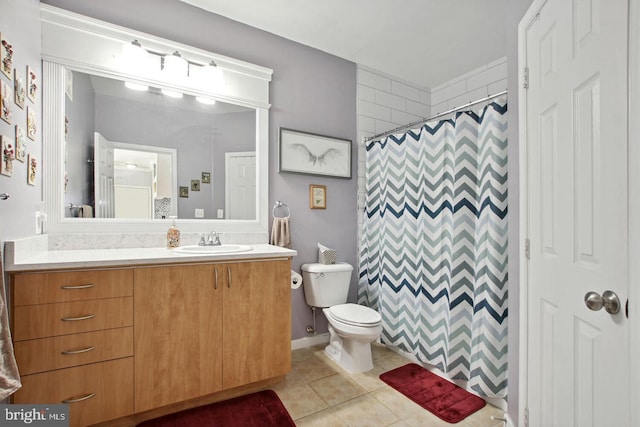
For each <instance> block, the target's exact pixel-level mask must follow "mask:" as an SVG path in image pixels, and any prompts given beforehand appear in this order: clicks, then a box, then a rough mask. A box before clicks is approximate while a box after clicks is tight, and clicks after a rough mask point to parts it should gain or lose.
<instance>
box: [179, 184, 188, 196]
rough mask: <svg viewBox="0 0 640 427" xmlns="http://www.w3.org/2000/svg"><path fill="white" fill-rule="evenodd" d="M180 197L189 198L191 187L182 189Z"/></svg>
mask: <svg viewBox="0 0 640 427" xmlns="http://www.w3.org/2000/svg"><path fill="white" fill-rule="evenodd" d="M180 197H184V198H188V197H189V187H180Z"/></svg>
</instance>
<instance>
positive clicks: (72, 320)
mask: <svg viewBox="0 0 640 427" xmlns="http://www.w3.org/2000/svg"><path fill="white" fill-rule="evenodd" d="M94 317H96V315H95V314H87V315H86V316H80V317H63V318H62V319H60V320H62V321H63V322H74V321H76V320H89V319H93V318H94Z"/></svg>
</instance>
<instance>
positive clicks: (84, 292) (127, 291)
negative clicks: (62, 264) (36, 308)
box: [13, 269, 133, 307]
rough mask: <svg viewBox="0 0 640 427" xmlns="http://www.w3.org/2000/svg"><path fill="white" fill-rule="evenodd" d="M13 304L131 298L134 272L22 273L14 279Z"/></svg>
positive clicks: (125, 270) (130, 270)
mask: <svg viewBox="0 0 640 427" xmlns="http://www.w3.org/2000/svg"><path fill="white" fill-rule="evenodd" d="M13 283H14V287H13V304H14V306H15V307H19V306H23V305H35V304H47V303H55V302H65V301H82V300H88V299H98V298H115V297H128V296H133V269H123V270H86V271H71V272H56V273H24V274H16V275H15V276H14V277H13Z"/></svg>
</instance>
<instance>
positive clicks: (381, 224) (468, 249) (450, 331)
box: [358, 98, 507, 397]
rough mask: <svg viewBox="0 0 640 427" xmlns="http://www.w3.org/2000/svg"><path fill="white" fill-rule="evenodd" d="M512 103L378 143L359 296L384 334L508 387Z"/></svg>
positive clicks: (494, 387) (491, 389)
mask: <svg viewBox="0 0 640 427" xmlns="http://www.w3.org/2000/svg"><path fill="white" fill-rule="evenodd" d="M506 111H507V104H506V98H501V99H498V100H495V101H494V102H492V103H491V104H489V105H487V106H486V107H485V108H484V109H483V110H482V111H480V112H478V113H474V112H460V113H457V114H456V115H455V117H454V118H453V119H450V120H444V121H439V122H431V123H427V124H425V125H424V126H423V127H422V128H420V129H415V130H411V131H409V132H407V133H405V134H402V135H392V136H389V137H387V138H385V139H383V140H382V141H380V142H370V143H369V144H368V145H367V149H366V153H367V155H366V178H365V179H366V196H365V197H366V198H365V210H364V213H365V215H364V224H363V230H362V238H361V242H360V267H359V285H358V300H359V303H360V304H363V305H366V306H369V307H372V308H374V309H376V310H378V311H379V312H380V314H381V315H382V326H383V331H382V337H381V339H382V342H383V343H385V344H390V345H395V346H398V347H399V348H401V349H403V350H405V351H407V352H410V353H412V354H413V355H415V356H416V358H417V359H418V360H420V361H422V362H425V363H429V364H432V365H435V366H437V367H438V368H439V369H441V370H442V371H444V372H447V373H448V375H449V376H450V377H451V378H454V379H463V380H468V386H469V387H470V388H471V389H472V390H474V391H475V392H477V393H478V394H480V395H483V396H499V397H504V396H506V393H507V133H506V132H507V116H506Z"/></svg>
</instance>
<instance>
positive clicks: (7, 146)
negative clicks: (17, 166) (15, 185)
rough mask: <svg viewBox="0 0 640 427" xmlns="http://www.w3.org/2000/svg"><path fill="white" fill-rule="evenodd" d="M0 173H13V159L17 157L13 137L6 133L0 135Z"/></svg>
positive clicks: (5, 174) (7, 174) (9, 174)
mask: <svg viewBox="0 0 640 427" xmlns="http://www.w3.org/2000/svg"><path fill="white" fill-rule="evenodd" d="M0 155H1V156H2V158H1V159H0V174H2V175H4V176H11V175H13V160H14V159H15V158H16V150H15V146H14V145H13V139H11V138H9V137H8V136H5V135H0Z"/></svg>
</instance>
